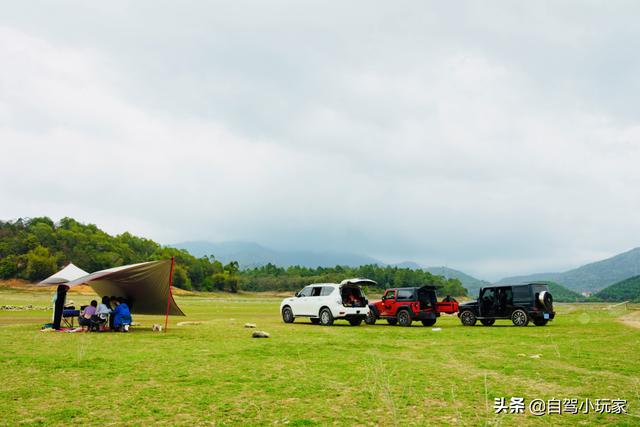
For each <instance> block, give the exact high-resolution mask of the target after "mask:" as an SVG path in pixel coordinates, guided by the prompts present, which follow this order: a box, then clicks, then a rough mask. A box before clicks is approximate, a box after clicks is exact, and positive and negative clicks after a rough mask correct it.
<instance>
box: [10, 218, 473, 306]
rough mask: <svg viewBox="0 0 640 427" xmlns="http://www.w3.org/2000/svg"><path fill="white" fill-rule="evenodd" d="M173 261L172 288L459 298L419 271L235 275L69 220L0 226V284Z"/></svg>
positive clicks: (232, 266)
mask: <svg viewBox="0 0 640 427" xmlns="http://www.w3.org/2000/svg"><path fill="white" fill-rule="evenodd" d="M172 256H173V257H175V260H176V267H175V273H174V284H175V285H176V286H178V287H180V288H183V289H188V290H190V289H193V290H204V291H211V290H228V291H231V292H236V291H237V290H238V289H239V288H242V289H245V290H250V291H279V290H294V289H298V288H300V287H302V286H304V285H307V284H309V283H314V282H315V283H318V282H336V281H340V280H342V279H344V278H347V277H367V278H370V279H373V280H375V281H377V282H378V283H379V284H380V287H381V288H387V287H392V286H416V285H423V284H436V285H440V286H441V287H442V290H441V293H442V294H450V295H456V296H459V295H465V294H466V290H465V289H464V287H463V286H462V285H461V284H460V281H459V280H457V279H448V280H447V279H445V278H443V277H440V276H435V275H432V274H430V273H428V272H425V271H422V270H415V271H414V270H410V269H406V268H397V267H379V266H377V265H366V266H362V267H357V268H348V267H341V266H336V267H329V268H327V267H317V268H308V267H299V266H292V267H288V268H286V269H285V268H282V267H277V266H275V265H273V264H267V265H266V266H263V267H258V268H254V269H248V270H240V269H239V268H238V263H237V262H235V261H230V262H228V263H226V264H223V263H221V262H220V261H218V260H216V259H215V257H214V256H209V257H206V256H205V257H201V258H196V257H194V256H193V255H191V254H190V253H189V252H187V251H185V250H181V249H176V248H171V247H165V246H162V245H160V244H158V243H156V242H154V241H153V240H149V239H145V238H141V237H136V236H133V235H131V234H130V233H122V234H119V235H117V236H111V235H109V234H108V233H105V232H104V231H102V230H100V229H99V228H98V227H97V226H95V225H93V224H82V223H80V222H78V221H76V220H74V219H72V218H63V219H61V220H60V221H59V222H57V223H56V222H54V221H52V220H51V219H50V218H47V217H38V218H30V219H18V220H15V221H0V279H9V278H21V279H25V280H29V281H32V282H37V281H40V280H42V279H44V278H46V277H48V276H50V275H51V274H53V273H55V272H56V271H57V270H59V269H61V268H62V267H64V266H65V265H66V264H68V263H69V262H73V263H74V264H75V265H77V266H78V267H80V268H82V269H84V270H86V271H88V272H93V271H97V270H102V269H105V268H110V267H115V266H119V265H125V264H131V263H136V262H144V261H152V260H157V259H167V258H170V257H172Z"/></svg>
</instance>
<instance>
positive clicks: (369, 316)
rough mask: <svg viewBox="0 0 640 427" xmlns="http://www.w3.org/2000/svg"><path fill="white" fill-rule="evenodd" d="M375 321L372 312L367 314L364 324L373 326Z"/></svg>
mask: <svg viewBox="0 0 640 427" xmlns="http://www.w3.org/2000/svg"><path fill="white" fill-rule="evenodd" d="M376 320H377V319H376V315H375V314H373V313H372V312H369V314H367V317H365V319H364V323H366V324H367V325H375V324H376Z"/></svg>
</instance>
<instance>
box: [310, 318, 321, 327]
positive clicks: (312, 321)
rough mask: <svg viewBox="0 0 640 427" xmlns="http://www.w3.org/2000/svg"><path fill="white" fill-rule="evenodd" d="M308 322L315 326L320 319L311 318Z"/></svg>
mask: <svg viewBox="0 0 640 427" xmlns="http://www.w3.org/2000/svg"><path fill="white" fill-rule="evenodd" d="M309 320H311V323H313V324H314V325H317V324H318V323H320V318H319V317H312V318H311V319H309Z"/></svg>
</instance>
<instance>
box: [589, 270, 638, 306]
mask: <svg viewBox="0 0 640 427" xmlns="http://www.w3.org/2000/svg"><path fill="white" fill-rule="evenodd" d="M593 298H594V299H595V300H601V301H633V302H640V276H635V277H631V278H629V279H626V280H623V281H621V282H618V283H614V284H613V285H611V286H608V287H606V288H604V289H603V290H601V291H600V292H598V293H597V294H595V295H593Z"/></svg>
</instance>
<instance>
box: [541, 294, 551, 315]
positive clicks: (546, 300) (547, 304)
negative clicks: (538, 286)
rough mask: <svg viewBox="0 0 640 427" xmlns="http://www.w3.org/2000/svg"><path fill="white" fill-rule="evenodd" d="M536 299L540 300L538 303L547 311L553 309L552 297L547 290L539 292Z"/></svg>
mask: <svg viewBox="0 0 640 427" xmlns="http://www.w3.org/2000/svg"><path fill="white" fill-rule="evenodd" d="M538 301H540V304H542V306H543V307H544V308H545V309H546V310H547V311H553V297H552V296H551V294H550V293H549V292H547V291H542V292H540V294H539V295H538Z"/></svg>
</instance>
